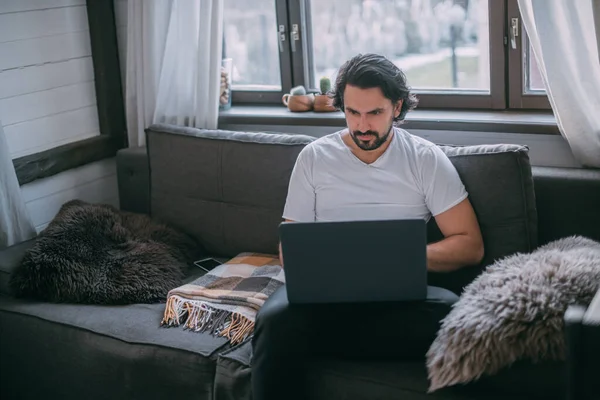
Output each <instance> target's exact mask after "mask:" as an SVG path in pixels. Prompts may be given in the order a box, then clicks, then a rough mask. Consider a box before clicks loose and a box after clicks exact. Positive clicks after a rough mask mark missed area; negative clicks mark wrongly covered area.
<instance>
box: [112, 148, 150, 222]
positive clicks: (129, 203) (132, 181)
mask: <svg viewBox="0 0 600 400" xmlns="http://www.w3.org/2000/svg"><path fill="white" fill-rule="evenodd" d="M117 182H118V185H119V204H120V205H121V210H124V211H131V212H136V213H142V214H149V213H150V171H149V167H148V155H147V153H146V147H132V148H127V149H121V150H119V151H118V152H117Z"/></svg>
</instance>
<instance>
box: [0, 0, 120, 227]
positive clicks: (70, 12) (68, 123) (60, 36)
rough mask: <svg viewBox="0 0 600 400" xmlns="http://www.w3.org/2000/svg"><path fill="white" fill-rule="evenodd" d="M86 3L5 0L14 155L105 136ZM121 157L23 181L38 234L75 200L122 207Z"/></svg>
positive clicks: (7, 110)
mask: <svg viewBox="0 0 600 400" xmlns="http://www.w3.org/2000/svg"><path fill="white" fill-rule="evenodd" d="M85 3H86V0H0V120H1V121H2V122H1V123H2V125H3V127H4V132H5V134H6V137H7V142H8V146H9V152H10V155H11V157H12V158H13V159H15V158H18V157H21V156H25V155H29V154H33V153H37V152H40V151H43V150H47V149H50V148H53V147H56V146H58V145H62V144H66V143H70V142H74V141H78V140H81V139H85V138H89V137H92V136H95V135H98V134H99V133H100V131H99V126H98V114H97V109H96V93H95V89H94V73H93V72H94V71H93V65H92V59H91V48H90V38H89V30H88V21H87V12H86V7H85ZM115 170H116V166H115V161H114V159H109V160H103V161H100V162H96V163H92V164H88V165H85V166H83V167H81V168H76V169H73V170H70V171H65V172H63V173H61V174H58V175H55V176H52V177H50V178H46V179H41V180H38V181H34V182H31V183H29V184H26V185H23V186H22V187H21V190H22V192H23V197H24V199H25V202H26V204H27V209H28V211H29V213H30V214H31V217H32V219H33V222H34V224H35V226H36V227H37V229H38V231H39V230H40V229H42V228H44V227H45V226H46V225H47V223H48V222H49V221H50V220H51V219H52V218H53V217H54V215H55V214H56V212H57V211H58V209H59V208H60V206H61V205H62V204H63V203H64V202H66V201H68V200H71V199H75V198H79V199H82V200H87V201H90V202H107V203H110V204H113V205H118V198H117V180H116V171H115Z"/></svg>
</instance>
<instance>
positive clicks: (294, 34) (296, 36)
mask: <svg viewBox="0 0 600 400" xmlns="http://www.w3.org/2000/svg"><path fill="white" fill-rule="evenodd" d="M298 40H300V30H299V28H298V24H293V25H292V31H291V32H290V41H291V42H292V52H296V42H297V41H298Z"/></svg>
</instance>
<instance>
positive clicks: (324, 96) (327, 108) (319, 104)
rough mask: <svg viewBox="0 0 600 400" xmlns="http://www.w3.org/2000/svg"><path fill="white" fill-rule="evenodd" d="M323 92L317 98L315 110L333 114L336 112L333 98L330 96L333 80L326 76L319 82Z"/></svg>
mask: <svg viewBox="0 0 600 400" xmlns="http://www.w3.org/2000/svg"><path fill="white" fill-rule="evenodd" d="M319 88H320V90H321V92H320V93H319V94H317V95H316V96H315V105H314V110H315V111H316V112H332V111H335V110H336V109H335V107H334V106H333V98H332V97H331V96H330V91H331V79H329V78H328V77H326V76H324V77H322V78H321V80H320V81H319Z"/></svg>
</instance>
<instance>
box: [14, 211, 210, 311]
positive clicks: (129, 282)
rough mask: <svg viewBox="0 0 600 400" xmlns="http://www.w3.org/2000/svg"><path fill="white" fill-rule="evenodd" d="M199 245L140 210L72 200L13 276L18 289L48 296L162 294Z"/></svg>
mask: <svg viewBox="0 0 600 400" xmlns="http://www.w3.org/2000/svg"><path fill="white" fill-rule="evenodd" d="M198 250H199V247H198V245H197V244H196V243H195V242H194V241H193V240H192V239H191V238H190V237H188V236H187V235H185V234H183V233H181V232H178V231H177V230H175V229H173V228H171V227H168V226H166V225H164V224H160V223H157V222H156V221H153V220H151V219H150V217H148V216H146V215H143V214H134V213H130V212H124V211H120V210H118V209H116V208H114V207H112V206H109V205H102V204H88V203H85V202H83V201H79V200H73V201H70V202H67V203H65V204H64V205H63V206H62V207H61V209H60V210H59V212H58V214H57V215H56V217H54V219H53V220H52V221H51V222H50V224H49V225H48V227H47V228H46V229H44V231H42V232H41V233H40V235H39V236H38V238H37V239H36V242H35V244H34V245H33V247H32V248H31V249H30V250H29V251H28V252H27V253H26V254H25V257H24V258H23V261H22V262H21V265H20V266H19V267H18V268H17V270H16V271H14V273H13V274H12V276H11V281H10V284H11V288H12V290H13V292H14V294H15V296H17V297H28V298H33V299H37V300H42V301H50V302H69V303H87V304H130V303H153V302H161V301H166V296H167V293H168V291H169V290H170V289H173V288H175V287H178V286H180V285H181V284H182V280H183V278H184V276H185V273H186V270H187V268H188V266H189V265H190V263H192V262H193V260H194V259H195V258H194V257H195V256H196V254H195V253H197V252H198Z"/></svg>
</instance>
